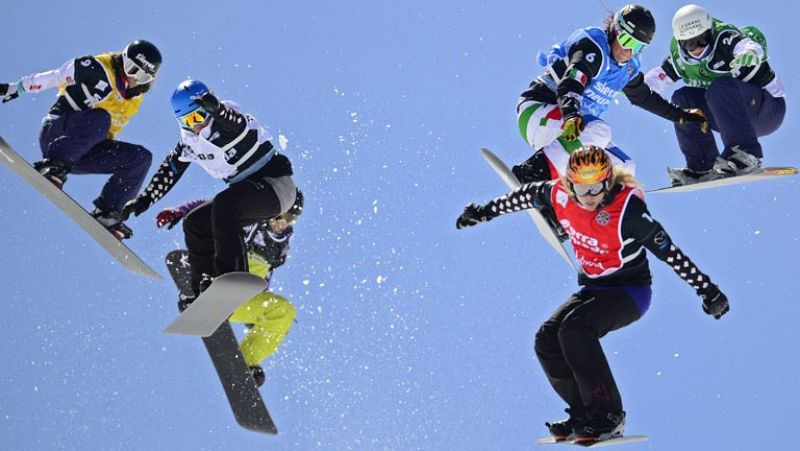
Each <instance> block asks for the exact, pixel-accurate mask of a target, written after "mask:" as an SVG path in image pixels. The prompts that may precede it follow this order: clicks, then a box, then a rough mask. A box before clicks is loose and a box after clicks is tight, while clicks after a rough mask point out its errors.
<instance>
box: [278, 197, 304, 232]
mask: <svg viewBox="0 0 800 451" xmlns="http://www.w3.org/2000/svg"><path fill="white" fill-rule="evenodd" d="M302 213H303V192H302V191H300V188H297V195H296V196H295V198H294V203H293V204H292V206H291V207H289V210H288V211H287V212H286V213H283V214H282V215H280V216H279V218H281V219H283V220H284V221H286V222H287V223H288V224H294V223H295V222H297V218H298V217H300V215H301V214H302Z"/></svg>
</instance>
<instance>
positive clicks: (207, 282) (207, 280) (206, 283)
mask: <svg viewBox="0 0 800 451" xmlns="http://www.w3.org/2000/svg"><path fill="white" fill-rule="evenodd" d="M212 283H214V277H213V276H212V275H211V274H206V273H203V274H202V275H201V276H200V285H199V286H198V290H199V291H198V292H197V294H198V296H199V295H200V293H202V292H204V291H206V289H208V287H210V286H211V284H212Z"/></svg>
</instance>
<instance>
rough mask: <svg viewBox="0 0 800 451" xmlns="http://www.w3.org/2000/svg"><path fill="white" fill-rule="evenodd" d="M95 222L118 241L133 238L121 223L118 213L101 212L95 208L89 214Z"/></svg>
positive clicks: (131, 232)
mask: <svg viewBox="0 0 800 451" xmlns="http://www.w3.org/2000/svg"><path fill="white" fill-rule="evenodd" d="M89 214H90V215H92V217H94V219H96V220H97V222H99V223H100V224H101V225H102V226H103V227H105V228H106V229H108V231H109V232H111V234H112V235H114V237H115V238H116V239H118V240H120V241H122V240H125V239H128V238H130V237H132V236H133V230H131V229H130V227H128V226H126V225H125V223H124V222H122V217H121V216H120V212H119V211H113V210H101V209H99V208H95V209H94V210H92V212H91V213H89Z"/></svg>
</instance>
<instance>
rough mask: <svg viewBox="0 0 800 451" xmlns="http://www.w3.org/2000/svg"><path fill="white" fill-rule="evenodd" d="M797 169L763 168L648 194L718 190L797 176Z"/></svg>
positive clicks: (659, 189)
mask: <svg viewBox="0 0 800 451" xmlns="http://www.w3.org/2000/svg"><path fill="white" fill-rule="evenodd" d="M797 174H798V170H797V168H793V167H789V166H787V167H774V168H761V169H758V170H756V171H754V172H751V173H749V174H745V175H736V176H733V177H725V178H722V179H716V180H709V181H707V182H700V183H693V184H691V185H680V186H668V187H666V188H658V189H653V190H648V191H647V192H648V193H683V192H687V191H700V190H704V189H709V188H717V187H720V186H727V185H738V184H741V183H750V182H757V181H760V180H775V179H778V178H781V177H784V176H787V175H797Z"/></svg>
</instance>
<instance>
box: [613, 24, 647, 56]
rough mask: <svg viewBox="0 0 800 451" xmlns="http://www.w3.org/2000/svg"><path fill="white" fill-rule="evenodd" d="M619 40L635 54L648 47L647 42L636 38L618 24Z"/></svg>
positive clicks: (620, 43)
mask: <svg viewBox="0 0 800 451" xmlns="http://www.w3.org/2000/svg"><path fill="white" fill-rule="evenodd" d="M617 42H618V43H619V45H620V46H621V47H622V48H623V49H625V50H630V51H632V52H633V54H634V55H638V54H640V53H642V50H644V48H645V47H647V44H646V43H644V42H642V41H640V40H638V39H636V38H634V37H633V35H632V34H630V33H628V32H627V31H625V30H623V29H622V27H620V26H619V25H617Z"/></svg>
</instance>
